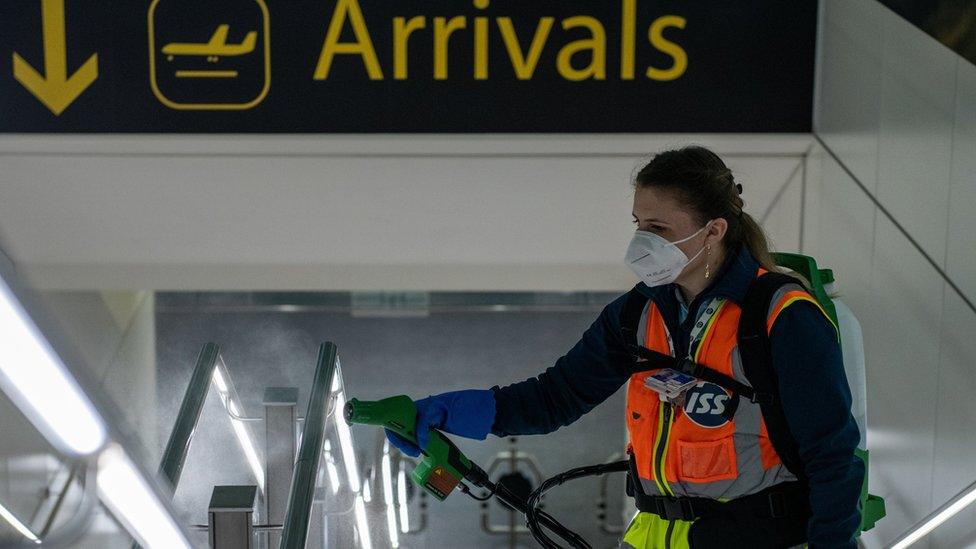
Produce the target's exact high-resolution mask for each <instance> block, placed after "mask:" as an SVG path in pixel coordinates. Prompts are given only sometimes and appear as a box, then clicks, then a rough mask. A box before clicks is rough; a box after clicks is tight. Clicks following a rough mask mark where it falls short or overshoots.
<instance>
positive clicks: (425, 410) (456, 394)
mask: <svg viewBox="0 0 976 549" xmlns="http://www.w3.org/2000/svg"><path fill="white" fill-rule="evenodd" d="M414 404H415V405H416V406H417V427H416V430H417V444H416V445H415V444H414V443H412V442H410V441H408V440H407V439H405V438H403V437H401V436H400V435H398V434H396V433H394V432H392V431H390V430H389V429H387V430H386V438H387V440H389V441H390V444H392V445H394V446H396V447H397V448H399V449H400V451H401V452H403V453H404V454H407V455H408V456H411V457H418V456H419V455H420V449H421V448H426V447H427V440H428V437H429V433H428V429H430V428H434V429H439V430H441V431H444V432H447V433H451V434H454V435H459V436H462V437H465V438H474V439H478V440H484V439H485V438H486V437H487V436H488V433H490V432H491V426H492V424H493V423H494V422H495V393H494V392H493V391H492V390H491V389H468V390H465V391H453V392H450V393H441V394H439V395H433V396H429V397H427V398H423V399H420V400H418V401H416V402H414ZM418 446H419V448H418Z"/></svg>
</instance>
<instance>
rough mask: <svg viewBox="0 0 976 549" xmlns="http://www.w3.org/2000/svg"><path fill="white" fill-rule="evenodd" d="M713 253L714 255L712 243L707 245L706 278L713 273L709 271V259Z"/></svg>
mask: <svg viewBox="0 0 976 549" xmlns="http://www.w3.org/2000/svg"><path fill="white" fill-rule="evenodd" d="M711 255H712V245H711V244H709V245H707V246H705V280H708V277H710V276H712V273H711V272H709V261H708V258H709V257H710V256H711Z"/></svg>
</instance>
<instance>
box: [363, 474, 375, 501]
mask: <svg viewBox="0 0 976 549" xmlns="http://www.w3.org/2000/svg"><path fill="white" fill-rule="evenodd" d="M363 501H365V502H366V503H369V502H371V501H373V492H372V491H371V490H370V488H369V479H366V480H364V481H363Z"/></svg>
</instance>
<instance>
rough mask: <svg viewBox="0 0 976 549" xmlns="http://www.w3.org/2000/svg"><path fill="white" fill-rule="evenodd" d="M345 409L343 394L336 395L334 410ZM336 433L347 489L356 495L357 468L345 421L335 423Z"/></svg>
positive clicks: (357, 482) (357, 488)
mask: <svg viewBox="0 0 976 549" xmlns="http://www.w3.org/2000/svg"><path fill="white" fill-rule="evenodd" d="M345 407H346V397H345V395H344V394H343V393H339V394H338V395H336V410H342V409H344V408H345ZM336 431H337V432H338V433H339V449H340V450H341V451H342V464H343V466H345V468H346V476H348V477H349V489H350V490H352V491H353V492H356V493H358V492H359V487H360V482H359V466H358V465H357V464H356V451H355V449H354V448H353V447H352V433H351V432H350V431H349V425H348V424H347V423H346V422H345V421H336Z"/></svg>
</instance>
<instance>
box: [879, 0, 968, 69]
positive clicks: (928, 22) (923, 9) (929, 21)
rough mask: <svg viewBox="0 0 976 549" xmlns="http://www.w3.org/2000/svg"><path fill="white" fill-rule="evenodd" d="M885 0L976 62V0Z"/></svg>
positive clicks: (900, 12) (949, 46)
mask: <svg viewBox="0 0 976 549" xmlns="http://www.w3.org/2000/svg"><path fill="white" fill-rule="evenodd" d="M881 3H882V4H884V5H886V6H888V7H889V8H890V9H891V10H892V11H894V12H895V13H897V14H898V15H900V16H902V17H904V18H905V19H907V20H908V21H909V22H910V23H911V24H913V25H915V26H916V27H918V28H920V29H922V30H923V31H925V32H926V33H927V34H928V35H929V36H931V37H932V38H935V39H936V40H938V41H939V42H942V43H943V44H944V45H945V46H947V47H948V48H950V49H951V50H952V51H954V52H956V53H958V54H959V55H961V56H962V57H963V58H964V59H966V60H968V61H969V62H970V63H973V64H974V65H976V0H881Z"/></svg>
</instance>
